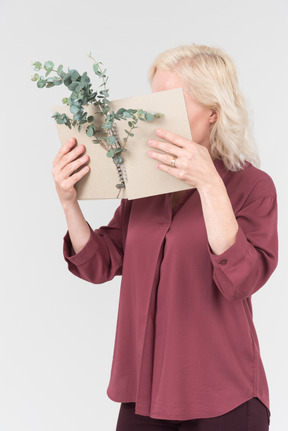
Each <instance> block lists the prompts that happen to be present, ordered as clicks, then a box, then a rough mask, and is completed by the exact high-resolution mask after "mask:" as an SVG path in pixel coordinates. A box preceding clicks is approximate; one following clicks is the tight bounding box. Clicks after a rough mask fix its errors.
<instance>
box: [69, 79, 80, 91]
mask: <svg viewBox="0 0 288 431" xmlns="http://www.w3.org/2000/svg"><path fill="white" fill-rule="evenodd" d="M77 87H78V82H77V81H73V82H71V84H69V85H68V89H69V90H70V91H75V90H76V88H77Z"/></svg>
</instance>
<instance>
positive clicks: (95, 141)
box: [92, 139, 101, 144]
mask: <svg viewBox="0 0 288 431" xmlns="http://www.w3.org/2000/svg"><path fill="white" fill-rule="evenodd" d="M92 142H93V144H100V142H101V139H93V140H92Z"/></svg>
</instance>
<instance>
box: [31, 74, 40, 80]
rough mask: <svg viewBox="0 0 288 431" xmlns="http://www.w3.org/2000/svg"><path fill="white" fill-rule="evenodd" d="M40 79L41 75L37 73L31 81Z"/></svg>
mask: <svg viewBox="0 0 288 431" xmlns="http://www.w3.org/2000/svg"><path fill="white" fill-rule="evenodd" d="M39 78H40V77H39V74H38V73H35V74H34V76H32V78H31V80H32V81H38V79H39Z"/></svg>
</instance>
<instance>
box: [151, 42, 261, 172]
mask: <svg viewBox="0 0 288 431" xmlns="http://www.w3.org/2000/svg"><path fill="white" fill-rule="evenodd" d="M157 69H161V70H168V71H170V72H175V73H177V75H178V76H180V78H182V79H183V80H184V81H185V83H186V84H187V91H188V93H189V94H190V95H191V97H192V98H193V99H194V100H195V101H196V102H198V103H200V104H202V105H203V106H205V107H207V108H209V109H212V110H213V111H215V112H216V113H217V120H216V122H215V123H214V125H213V127H212V129H211V133H210V144H211V155H212V157H213V158H219V156H220V157H222V159H223V162H224V164H225V166H226V167H227V169H229V170H231V171H237V170H240V169H243V168H244V165H245V161H246V160H247V161H248V162H250V163H251V164H253V165H254V166H255V167H257V168H259V166H260V158H259V155H258V149H257V146H256V144H255V141H254V137H253V135H252V132H251V125H250V121H249V116H248V111H247V108H246V102H245V99H244V97H243V95H242V94H241V92H240V90H239V83H238V74H237V70H236V67H235V65H234V63H233V61H232V59H231V58H230V57H229V56H228V55H227V54H226V53H224V52H223V51H222V50H220V49H218V48H214V47H208V46H205V45H196V44H191V45H180V46H178V47H176V48H172V49H169V50H167V51H164V52H163V53H161V54H159V55H158V56H157V57H156V59H155V60H154V62H153V64H152V65H151V67H150V69H149V77H148V79H149V82H150V84H152V80H153V77H154V74H155V73H156V70H157Z"/></svg>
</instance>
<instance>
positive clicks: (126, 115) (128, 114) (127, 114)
mask: <svg viewBox="0 0 288 431" xmlns="http://www.w3.org/2000/svg"><path fill="white" fill-rule="evenodd" d="M123 116H124V117H126V118H131V114H130V112H129V111H125V112H123Z"/></svg>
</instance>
